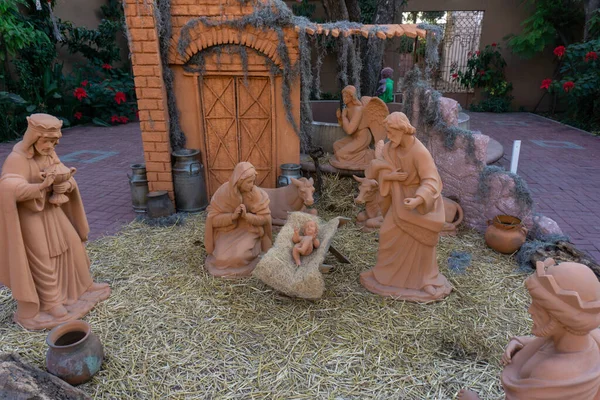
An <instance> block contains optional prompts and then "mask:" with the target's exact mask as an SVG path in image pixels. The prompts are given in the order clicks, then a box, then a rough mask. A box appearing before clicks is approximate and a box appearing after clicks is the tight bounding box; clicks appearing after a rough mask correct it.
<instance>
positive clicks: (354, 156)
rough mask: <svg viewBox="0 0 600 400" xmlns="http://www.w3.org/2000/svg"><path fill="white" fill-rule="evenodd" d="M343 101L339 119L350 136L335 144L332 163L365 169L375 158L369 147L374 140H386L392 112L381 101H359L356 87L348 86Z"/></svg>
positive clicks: (342, 167)
mask: <svg viewBox="0 0 600 400" xmlns="http://www.w3.org/2000/svg"><path fill="white" fill-rule="evenodd" d="M342 98H343V100H344V104H345V105H346V108H344V110H343V111H340V110H339V109H338V110H337V119H338V123H339V124H340V126H341V127H342V129H343V130H344V132H345V133H346V135H348V136H347V137H345V138H343V139H340V140H338V141H336V142H335V143H334V144H333V153H334V155H333V157H331V159H330V160H329V163H330V164H331V165H333V166H334V167H335V168H339V169H346V170H355V171H358V170H364V169H365V168H367V167H368V166H369V162H370V161H371V160H372V159H373V158H374V152H373V149H371V148H370V146H371V141H372V140H373V137H374V138H375V140H376V141H379V140H382V139H384V138H385V128H384V127H383V120H384V119H385V117H387V115H388V114H389V111H388V108H387V105H386V104H385V103H384V102H383V101H382V100H381V99H380V98H377V97H368V96H363V97H362V98H361V99H360V100H359V99H358V97H357V96H356V88H355V87H354V86H346V87H345V88H344V90H342Z"/></svg>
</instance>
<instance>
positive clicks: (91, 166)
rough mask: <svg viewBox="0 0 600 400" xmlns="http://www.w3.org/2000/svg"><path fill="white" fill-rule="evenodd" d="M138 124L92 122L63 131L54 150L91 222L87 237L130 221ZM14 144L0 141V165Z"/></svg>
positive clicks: (138, 151)
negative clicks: (71, 170)
mask: <svg viewBox="0 0 600 400" xmlns="http://www.w3.org/2000/svg"><path fill="white" fill-rule="evenodd" d="M141 139H142V138H141V134H140V126H139V124H137V123H130V124H126V125H121V126H115V127H110V128H103V127H98V126H93V125H88V126H78V127H75V128H71V129H65V130H63V137H62V138H61V139H60V143H59V144H58V146H57V148H56V153H57V154H58V156H59V157H60V159H61V160H62V161H63V162H64V164H65V165H66V166H68V167H75V168H77V173H76V175H75V179H76V180H77V184H78V185H79V189H80V191H81V197H82V198H83V206H84V208H85V211H86V214H87V217H88V221H89V223H90V240H94V239H97V238H99V237H101V236H103V235H112V234H114V233H115V232H117V231H118V230H119V229H120V228H121V226H123V224H126V223H128V222H131V221H132V220H133V219H134V218H135V213H134V212H133V209H132V207H131V194H130V193H131V192H130V191H129V180H128V178H127V174H128V173H129V172H130V171H131V168H130V165H131V164H135V163H139V162H144V153H143V150H142V140H141ZM13 145H14V143H0V164H2V163H4V159H5V158H6V156H7V155H8V154H9V153H10V151H11V150H12V147H13Z"/></svg>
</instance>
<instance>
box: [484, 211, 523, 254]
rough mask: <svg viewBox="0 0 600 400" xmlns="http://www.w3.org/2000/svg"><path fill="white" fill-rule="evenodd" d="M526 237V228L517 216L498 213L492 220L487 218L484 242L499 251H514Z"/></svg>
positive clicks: (505, 252)
mask: <svg viewBox="0 0 600 400" xmlns="http://www.w3.org/2000/svg"><path fill="white" fill-rule="evenodd" d="M526 238H527V228H525V226H523V223H522V222H521V220H520V219H519V218H517V217H513V216H510V215H498V216H496V217H495V218H494V219H493V220H488V227H487V229H486V231H485V242H486V243H487V245H488V246H490V247H491V248H492V249H494V250H496V251H497V252H499V253H503V254H512V253H514V252H515V251H517V250H519V249H520V248H521V246H522V245H523V243H525V240H526Z"/></svg>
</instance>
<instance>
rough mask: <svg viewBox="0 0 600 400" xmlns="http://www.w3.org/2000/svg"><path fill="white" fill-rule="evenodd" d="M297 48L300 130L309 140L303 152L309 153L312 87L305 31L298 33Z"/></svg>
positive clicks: (310, 56)
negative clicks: (298, 58)
mask: <svg viewBox="0 0 600 400" xmlns="http://www.w3.org/2000/svg"><path fill="white" fill-rule="evenodd" d="M298 47H299V48H300V52H301V53H300V74H301V76H300V79H301V82H303V84H302V85H301V87H300V129H302V132H303V134H304V135H303V136H306V137H308V138H309V139H310V140H309V141H308V143H306V146H307V147H305V148H304V149H303V151H304V152H305V153H309V152H310V151H311V150H312V135H313V118H312V109H311V106H310V89H311V87H312V80H313V76H312V47H311V45H310V43H309V38H308V34H307V33H306V31H304V30H303V31H300V32H299V33H298Z"/></svg>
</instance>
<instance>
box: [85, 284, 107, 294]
mask: <svg viewBox="0 0 600 400" xmlns="http://www.w3.org/2000/svg"><path fill="white" fill-rule="evenodd" d="M106 288H108V283H98V282H94V283H92V286H90V288H89V289H88V291H89V292H97V291H99V290H104V289H106Z"/></svg>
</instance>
